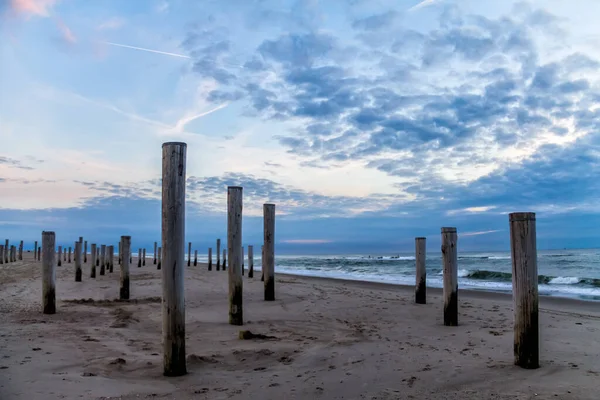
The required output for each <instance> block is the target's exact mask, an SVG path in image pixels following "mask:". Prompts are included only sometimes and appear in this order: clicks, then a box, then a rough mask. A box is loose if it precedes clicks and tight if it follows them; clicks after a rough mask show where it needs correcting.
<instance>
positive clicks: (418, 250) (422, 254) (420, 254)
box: [415, 237, 427, 304]
mask: <svg viewBox="0 0 600 400" xmlns="http://www.w3.org/2000/svg"><path fill="white" fill-rule="evenodd" d="M425 259H426V239H425V238H424V237H418V238H415V264H416V267H417V271H416V277H417V279H416V287H415V303H417V304H427V270H426V269H425Z"/></svg>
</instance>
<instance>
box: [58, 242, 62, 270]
mask: <svg viewBox="0 0 600 400" xmlns="http://www.w3.org/2000/svg"><path fill="white" fill-rule="evenodd" d="M61 261H62V246H58V264H57V265H58V266H59V267H60V266H62V262H61Z"/></svg>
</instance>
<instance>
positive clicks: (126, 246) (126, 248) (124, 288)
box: [119, 236, 131, 300]
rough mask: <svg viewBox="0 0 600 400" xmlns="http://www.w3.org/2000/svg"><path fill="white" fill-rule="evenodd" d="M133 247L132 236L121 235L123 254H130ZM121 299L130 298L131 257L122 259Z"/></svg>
mask: <svg viewBox="0 0 600 400" xmlns="http://www.w3.org/2000/svg"><path fill="white" fill-rule="evenodd" d="M130 249H131V236H121V250H122V251H123V255H126V254H129V252H130ZM119 283H120V286H119V299H121V300H129V257H123V260H122V261H121V277H120V280H119Z"/></svg>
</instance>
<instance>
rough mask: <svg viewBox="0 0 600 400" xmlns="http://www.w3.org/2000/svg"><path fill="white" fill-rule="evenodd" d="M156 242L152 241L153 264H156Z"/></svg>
mask: <svg viewBox="0 0 600 400" xmlns="http://www.w3.org/2000/svg"><path fill="white" fill-rule="evenodd" d="M157 245H158V244H157V243H156V242H154V253H152V256H153V257H154V265H156V246H157Z"/></svg>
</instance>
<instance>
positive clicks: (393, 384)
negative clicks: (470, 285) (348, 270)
mask: <svg viewBox="0 0 600 400" xmlns="http://www.w3.org/2000/svg"><path fill="white" fill-rule="evenodd" d="M25 256H26V260H25V261H23V262H17V263H12V264H8V265H6V264H4V265H0V399H1V400H13V399H15V400H17V399H22V400H34V399H44V400H49V399H598V389H599V388H600V384H599V383H598V382H600V357H599V354H598V353H599V351H600V305H599V304H598V303H592V302H582V301H576V300H568V299H556V298H542V299H541V300H540V308H541V315H540V319H541V322H540V323H541V340H542V348H541V364H542V366H541V368H539V369H537V370H524V369H521V368H519V367H516V366H514V365H513V354H512V340H513V335H512V302H511V298H510V296H507V295H504V294H497V293H484V292H467V291H461V292H460V293H459V301H460V317H459V323H460V326H458V327H444V326H443V324H442V310H441V297H440V292H439V290H433V289H430V290H429V296H428V300H429V304H427V305H415V304H413V301H412V298H413V288H411V287H404V286H395V285H383V284H373V283H365V282H352V281H339V280H327V279H314V278H301V277H295V276H285V275H278V277H277V281H276V282H277V287H276V295H277V300H276V301H275V302H269V303H268V302H264V301H263V289H262V288H263V286H262V282H260V272H259V273H258V274H255V278H253V279H248V278H247V276H246V277H244V296H245V297H244V315H245V321H246V325H245V326H244V327H243V328H241V327H235V326H230V325H228V323H227V321H228V318H227V310H228V306H227V273H226V272H223V271H220V272H217V271H215V270H214V269H213V271H212V272H208V271H207V269H206V266H205V265H199V266H198V267H188V268H187V270H186V283H185V284H186V313H187V316H186V319H187V328H186V329H187V331H186V332H187V354H188V371H189V373H188V375H186V376H184V377H179V378H166V377H163V376H162V348H161V307H160V301H161V299H160V296H161V284H160V282H161V281H160V277H161V274H160V271H157V270H156V267H155V266H154V265H153V264H152V261H151V260H149V261H148V262H147V263H146V266H145V267H142V268H137V262H136V260H134V263H133V267H132V268H131V272H132V279H131V295H132V301H130V302H128V303H127V302H119V301H115V300H114V299H115V298H116V297H118V292H119V288H118V286H119V284H118V281H119V273H118V271H119V269H118V266H116V268H115V272H114V273H112V274H110V273H107V275H105V276H98V277H97V278H96V279H90V278H89V270H90V269H89V266H87V265H86V266H84V269H83V271H84V272H83V282H81V283H76V282H74V264H68V263H65V264H63V266H62V267H57V271H58V272H57V295H58V299H59V301H58V313H57V314H55V315H43V314H42V313H41V305H40V302H41V280H40V275H41V273H40V272H41V271H40V269H41V263H39V262H35V261H33V260H32V259H31V257H32V256H31V255H30V254H25ZM82 299H92V300H89V301H87V300H86V301H81V300H82ZM240 329H247V330H250V331H252V332H253V333H258V334H264V335H270V336H274V339H269V340H259V339H253V340H240V339H239V331H240Z"/></svg>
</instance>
